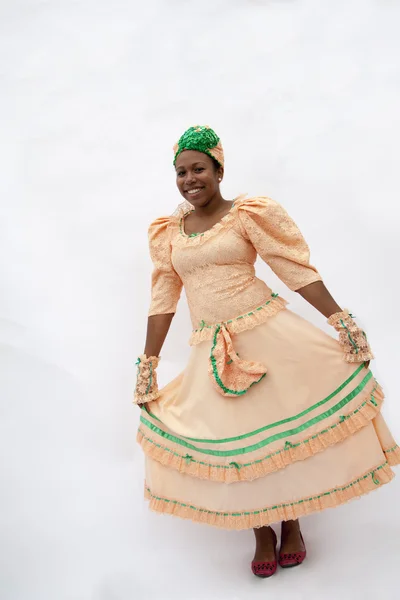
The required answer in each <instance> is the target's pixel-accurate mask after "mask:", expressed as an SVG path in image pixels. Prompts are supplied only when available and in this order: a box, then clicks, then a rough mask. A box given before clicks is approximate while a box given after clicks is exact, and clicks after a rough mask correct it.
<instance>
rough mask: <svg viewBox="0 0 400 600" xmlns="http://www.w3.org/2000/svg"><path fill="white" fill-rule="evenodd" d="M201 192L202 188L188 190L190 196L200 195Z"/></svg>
mask: <svg viewBox="0 0 400 600" xmlns="http://www.w3.org/2000/svg"><path fill="white" fill-rule="evenodd" d="M200 191H201V188H196V189H195V190H188V194H190V195H193V194H198V192H200Z"/></svg>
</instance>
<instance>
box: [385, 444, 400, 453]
mask: <svg viewBox="0 0 400 600" xmlns="http://www.w3.org/2000/svg"><path fill="white" fill-rule="evenodd" d="M398 447H399V446H398V444H396V445H395V446H393V448H389V449H388V450H384V453H385V454H388V453H389V452H394V451H395V450H397V448H398Z"/></svg>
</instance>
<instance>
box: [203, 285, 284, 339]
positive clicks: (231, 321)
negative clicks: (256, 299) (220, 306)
mask: <svg viewBox="0 0 400 600" xmlns="http://www.w3.org/2000/svg"><path fill="white" fill-rule="evenodd" d="M278 296H279V294H275V293H272V294H271V298H272V299H275V298H277V297H278ZM271 302H272V300H267V302H265V303H264V304H262V305H261V306H257V308H254V309H253V310H252V311H250V312H248V313H246V314H244V315H240V316H239V317H235V318H234V319H229V320H228V321H222V322H221V323H217V324H215V323H214V325H207V323H206V322H205V321H204V319H202V320H201V321H200V323H199V327H198V329H193V331H192V333H197V332H198V331H203V329H204V328H206V329H214V327H217V325H229V324H230V323H233V322H234V321H239V320H240V319H245V318H246V317H251V316H253V315H254V313H255V312H258V311H259V310H262V309H263V308H264V307H265V306H268V304H271Z"/></svg>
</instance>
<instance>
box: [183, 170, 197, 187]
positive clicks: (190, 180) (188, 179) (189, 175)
mask: <svg viewBox="0 0 400 600" xmlns="http://www.w3.org/2000/svg"><path fill="white" fill-rule="evenodd" d="M194 180H195V177H194V173H189V172H188V173H186V181H185V183H186V185H188V184H191V183H193V182H194Z"/></svg>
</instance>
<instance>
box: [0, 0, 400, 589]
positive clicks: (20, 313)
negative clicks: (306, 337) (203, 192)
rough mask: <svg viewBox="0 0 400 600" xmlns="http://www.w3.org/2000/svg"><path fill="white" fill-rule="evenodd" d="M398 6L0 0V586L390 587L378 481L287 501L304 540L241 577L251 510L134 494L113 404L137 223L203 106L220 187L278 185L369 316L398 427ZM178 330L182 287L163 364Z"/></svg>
mask: <svg viewBox="0 0 400 600" xmlns="http://www.w3.org/2000/svg"><path fill="white" fill-rule="evenodd" d="M399 22H400V3H399V2H396V0H375V1H373V0H337V1H336V2H335V3H333V2H329V1H328V0H326V1H324V0H276V1H272V0H203V1H198V0H197V1H196V2H195V1H193V0H164V1H162V0H158V1H157V0H147V1H146V2H141V1H140V2H139V1H136V2H135V1H134V0H130V1H129V0H112V1H111V0H108V1H106V0H69V1H68V0H48V1H46V2H44V1H43V0H13V2H11V1H9V0H1V1H0V50H1V52H0V87H1V90H0V114H1V117H0V118H1V147H0V158H1V170H0V186H1V187H0V197H1V217H2V219H1V240H0V282H1V283H0V285H1V297H0V351H1V372H0V382H1V425H0V440H1V450H2V465H1V477H2V482H1V498H0V526H1V553H0V564H1V581H0V597H1V598H2V600H132V599H135V600H142V599H143V600H159V599H160V600H161V599H162V600H169V599H171V600H172V599H174V600H181V599H182V600H183V599H185V600H203V599H207V600H209V599H211V600H225V599H228V598H229V599H230V600H238V599H240V600H242V599H246V600H247V599H248V598H255V599H256V598H272V597H273V598H278V599H280V600H281V599H283V600H285V599H290V600H302V599H303V598H307V600H311V599H312V600H314V599H317V598H318V599H320V598H321V597H323V598H324V600H337V598H339V597H340V598H342V599H350V598H351V599H354V598H355V599H358V598H363V599H367V600H368V599H370V598H375V597H376V596H378V597H380V598H384V599H385V600H392V599H393V600H394V599H398V598H399V596H400V591H399V589H398V583H397V582H398V572H397V569H398V561H399V558H400V548H399V543H398V540H399V533H400V515H399V509H398V506H399V500H400V487H399V485H400V484H399V481H398V480H395V481H394V482H393V483H392V484H391V485H390V486H387V487H385V488H383V489H382V490H380V491H378V492H377V493H376V494H372V495H370V496H368V497H367V498H364V499H363V500H361V501H359V502H354V503H351V504H349V505H347V506H345V507H342V508H339V509H336V510H334V511H328V512H324V513H321V514H319V515H315V516H312V517H309V518H307V519H305V520H304V522H303V526H304V531H305V536H306V539H307V542H308V549H309V559H308V561H307V562H306V563H305V564H304V565H303V567H302V568H301V569H298V570H297V569H296V570H293V571H287V572H284V571H281V572H279V573H278V576H277V577H275V578H273V579H272V580H269V581H262V580H258V579H257V578H255V577H253V576H252V574H251V572H250V568H249V562H250V560H251V558H252V552H253V539H252V533H251V532H224V531H219V530H214V529H212V528H207V527H204V526H203V527H202V526H200V525H195V524H192V523H190V522H185V521H179V520H177V519H176V520H172V519H171V518H168V517H159V516H156V515H153V514H149V513H148V512H147V509H146V507H145V504H144V501H143V500H142V488H143V466H142V456H141V451H140V449H139V447H137V446H136V443H135V435H136V427H137V422H138V411H137V410H136V409H135V407H133V406H132V404H131V397H132V389H133V385H134V376H135V369H134V366H133V365H134V361H135V359H136V356H137V355H138V354H139V353H141V351H142V349H143V344H144V336H145V328H146V315H147V307H148V302H149V283H150V270H151V265H150V261H149V257H148V250H147V226H148V224H149V222H150V221H151V220H152V219H153V218H155V217H157V216H160V215H162V214H170V213H171V212H172V211H173V210H174V209H175V207H176V205H177V204H178V203H179V202H180V197H179V196H178V194H177V192H176V190H175V186H174V175H173V169H172V165H171V161H172V151H171V147H172V145H173V143H174V142H175V141H176V139H177V137H179V135H180V134H181V133H182V132H183V130H184V129H186V127H188V126H190V125H192V124H196V123H201V124H209V125H211V126H212V127H214V128H215V129H216V131H217V132H218V133H219V135H220V136H221V138H222V141H223V143H224V145H225V149H226V177H225V181H224V186H223V192H224V195H225V197H226V198H231V197H233V196H235V195H237V194H238V193H241V192H248V193H249V194H261V195H269V196H272V197H273V198H275V199H276V200H278V201H279V202H281V203H282V204H283V205H284V206H285V207H286V208H287V210H288V211H289V213H290V214H291V215H292V216H293V217H294V218H295V220H296V221H297V223H298V224H299V226H300V228H301V229H302V231H303V233H304V234H305V237H306V239H307V240H308V242H309V244H310V246H311V249H312V259H313V262H314V263H315V264H316V266H317V267H318V269H319V270H320V272H321V273H322V274H323V276H324V278H325V282H326V284H327V286H328V287H329V289H330V290H331V291H332V293H333V294H334V296H335V298H336V299H337V300H338V302H339V303H341V304H343V305H344V306H349V307H351V309H352V310H353V311H354V312H355V313H356V314H357V316H358V319H359V321H360V322H361V323H363V325H364V326H365V327H366V328H367V330H368V332H369V337H370V339H371V341H372V344H373V347H374V350H375V352H376V355H377V360H376V361H375V362H374V363H373V371H374V374H375V375H376V376H377V378H378V380H379V381H380V382H381V384H382V385H383V386H384V388H385V390H386V393H387V402H386V406H385V411H384V413H385V416H386V418H387V419H388V421H389V423H390V425H391V428H392V430H393V432H394V434H396V435H397V437H398V438H399V439H400V425H399V419H398V417H399V415H400V409H399V408H398V406H399V404H398V402H399V398H398V389H397V387H398V386H397V385H396V384H397V383H398V370H399V367H398V340H399V336H400V331H399V322H398V310H397V302H398V291H399V290H398V288H399V282H398V277H397V273H398V259H399V250H400V244H399V235H398V230H399V208H398V161H399V151H398V144H399V138H400V113H399V106H400V65H399V63H400V37H399V35H398V31H399ZM259 272H260V275H261V276H264V277H266V278H267V280H268V282H269V283H270V284H271V285H272V286H273V287H274V289H275V290H276V291H278V292H280V293H281V295H283V296H284V297H286V298H287V299H289V300H290V301H291V308H292V309H294V310H296V311H298V312H299V313H300V314H302V315H303V316H305V317H307V318H309V319H311V320H312V321H313V322H315V323H317V324H318V325H320V326H321V327H325V324H324V319H323V318H322V317H321V316H320V315H318V313H316V311H314V310H313V309H311V308H310V307H308V306H307V305H306V303H305V302H304V301H303V300H302V299H301V298H298V297H296V295H295V294H292V293H290V292H288V291H287V290H286V289H285V288H284V286H283V284H281V283H280V282H277V280H276V279H275V278H274V277H273V276H272V275H271V274H270V273H269V270H268V268H267V267H266V266H265V265H262V264H261V265H260V269H259ZM189 333H190V323H189V316H188V311H187V308H186V306H185V302H184V301H181V303H180V306H179V313H178V315H177V316H176V318H175V320H174V322H173V326H172V329H171V332H170V335H169V337H168V340H167V343H166V345H165V347H164V350H163V353H162V355H163V362H162V365H161V367H160V379H161V383H166V382H167V381H168V379H169V378H171V377H172V376H173V375H174V374H176V373H178V372H179V371H180V370H181V369H182V368H183V367H184V364H185V360H186V358H187V356H188V351H189V349H188V346H187V339H188V336H189Z"/></svg>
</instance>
